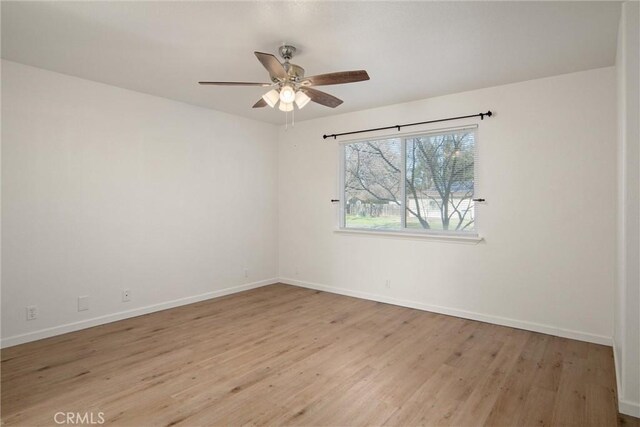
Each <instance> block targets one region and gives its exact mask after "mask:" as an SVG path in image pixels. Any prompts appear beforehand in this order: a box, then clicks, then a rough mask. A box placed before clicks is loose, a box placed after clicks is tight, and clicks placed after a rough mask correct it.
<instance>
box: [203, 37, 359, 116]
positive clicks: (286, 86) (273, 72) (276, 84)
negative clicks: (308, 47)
mask: <svg viewBox="0 0 640 427" xmlns="http://www.w3.org/2000/svg"><path fill="white" fill-rule="evenodd" d="M254 53H255V55H256V57H257V58H258V61H260V63H261V64H262V65H263V66H264V68H266V69H267V71H268V72H269V77H270V79H271V83H254V82H199V83H200V84H201V85H214V86H261V87H270V88H271V90H269V91H268V92H267V93H265V94H264V95H262V98H260V99H259V100H258V102H256V103H255V104H254V105H253V108H262V107H266V106H267V105H268V106H269V107H271V108H274V107H275V106H276V104H278V109H279V110H280V111H284V112H289V111H293V110H294V104H295V105H296V106H297V107H298V109H302V108H304V107H305V105H307V104H308V103H309V101H313V102H316V103H318V104H321V105H324V106H327V107H330V108H336V107H337V106H338V105H340V104H342V100H341V99H338V98H336V97H335V96H333V95H329V94H328V93H325V92H321V91H319V90H317V89H313V88H312V87H311V86H327V85H336V84H342V83H354V82H360V81H364V80H369V75H368V74H367V72H366V71H365V70H357V71H340V72H337V73H329V74H319V75H317V76H311V77H305V76H304V68H302V67H300V66H299V65H296V64H292V63H291V62H289V61H290V60H291V58H292V57H293V55H294V54H295V53H296V48H295V47H294V46H290V45H283V46H281V47H280V49H279V53H280V56H281V57H282V59H283V60H284V62H280V61H279V60H278V58H276V57H275V56H274V55H271V54H269V53H262V52H254Z"/></svg>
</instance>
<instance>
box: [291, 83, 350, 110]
mask: <svg viewBox="0 0 640 427" xmlns="http://www.w3.org/2000/svg"><path fill="white" fill-rule="evenodd" d="M300 90H301V91H302V92H304V93H305V94H306V95H307V96H308V97H309V98H311V100H312V101H313V102H317V103H318V104H322V105H324V106H327V107H331V108H336V107H337V106H338V105H340V104H342V100H341V99H339V98H336V97H335V96H333V95H329V94H328V93H325V92H321V91H319V90H316V89H311V88H310V87H301V88H300Z"/></svg>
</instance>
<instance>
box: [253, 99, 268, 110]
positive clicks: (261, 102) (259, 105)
mask: <svg viewBox="0 0 640 427" xmlns="http://www.w3.org/2000/svg"><path fill="white" fill-rule="evenodd" d="M266 106H267V101H265V100H264V99H262V98H260V99H259V100H258V102H256V103H255V104H253V108H262V107H266Z"/></svg>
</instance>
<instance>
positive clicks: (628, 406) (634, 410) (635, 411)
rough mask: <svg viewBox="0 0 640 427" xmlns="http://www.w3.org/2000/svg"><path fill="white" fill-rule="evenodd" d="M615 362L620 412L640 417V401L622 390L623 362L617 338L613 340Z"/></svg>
mask: <svg viewBox="0 0 640 427" xmlns="http://www.w3.org/2000/svg"><path fill="white" fill-rule="evenodd" d="M613 363H614V365H615V372H616V386H617V388H618V412H620V413H621V414H625V415H631V416H632V417H636V418H640V402H631V401H629V400H626V399H625V398H624V391H623V390H622V382H621V381H620V379H621V378H622V363H621V361H620V355H619V354H618V350H617V348H616V343H615V340H614V341H613Z"/></svg>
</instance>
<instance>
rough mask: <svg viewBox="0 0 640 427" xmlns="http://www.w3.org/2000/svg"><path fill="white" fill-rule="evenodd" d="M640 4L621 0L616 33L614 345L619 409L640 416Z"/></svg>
mask: <svg viewBox="0 0 640 427" xmlns="http://www.w3.org/2000/svg"><path fill="white" fill-rule="evenodd" d="M639 15H640V5H639V3H638V2H626V3H624V4H623V8H622V14H621V18H620V30H619V34H618V52H617V56H616V67H617V72H618V151H619V175H618V189H619V192H618V212H619V221H618V233H619V234H618V268H619V269H618V280H617V286H616V300H615V333H614V340H615V344H614V348H615V356H616V371H617V378H618V398H619V404H620V412H623V413H626V414H629V415H634V416H636V417H640V311H639V310H640V129H639V128H640V122H639V120H638V117H639V116H640V107H639V104H640V101H639V98H640V86H639V83H638V81H639V80H640V59H639V56H640V17H639Z"/></svg>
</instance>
